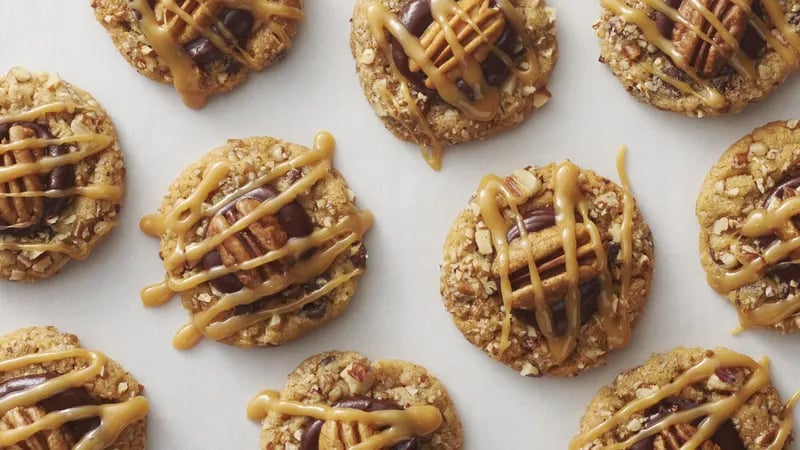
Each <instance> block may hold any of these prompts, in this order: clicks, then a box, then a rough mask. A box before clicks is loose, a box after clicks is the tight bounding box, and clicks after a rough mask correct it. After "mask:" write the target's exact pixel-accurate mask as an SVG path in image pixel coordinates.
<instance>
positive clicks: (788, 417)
mask: <svg viewBox="0 0 800 450" xmlns="http://www.w3.org/2000/svg"><path fill="white" fill-rule="evenodd" d="M768 364H769V360H768V359H767V358H763V359H762V361H761V362H756V361H755V360H753V359H752V358H750V357H748V356H745V355H742V354H739V353H735V352H732V351H730V350H726V349H717V350H714V351H708V352H706V355H705V356H704V358H703V360H702V361H700V362H699V363H697V364H696V365H695V366H693V367H692V368H690V369H689V370H687V371H685V372H684V373H682V374H680V375H679V376H678V377H677V378H675V380H674V381H672V382H671V383H669V384H667V385H665V386H663V387H661V388H660V389H658V390H657V391H656V392H654V393H653V394H650V395H648V396H646V397H642V398H637V399H635V400H632V401H631V402H629V403H628V404H627V405H625V406H624V407H622V408H621V409H620V410H619V411H617V412H616V413H615V414H614V415H612V416H611V417H609V418H608V419H606V421H605V422H603V423H601V424H599V425H597V426H596V427H594V428H593V429H591V430H589V431H587V432H586V433H584V434H581V435H578V436H576V437H575V438H574V439H573V440H572V441H571V442H570V443H569V450H580V449H582V448H585V447H586V446H589V445H590V444H594V445H596V443H595V442H594V441H595V440H598V439H602V438H603V436H605V435H606V434H608V433H611V432H613V431H614V430H615V429H616V428H617V427H620V426H622V425H625V424H626V423H628V421H630V419H631V418H632V417H633V416H634V415H635V414H637V413H642V412H643V411H645V410H646V409H648V408H650V407H653V406H655V405H657V404H659V403H660V402H661V401H663V400H664V399H666V398H668V397H676V396H680V393H681V392H682V391H683V390H684V389H685V388H687V387H689V386H691V385H692V384H694V383H700V382H703V381H705V380H706V379H708V378H709V377H710V376H712V375H714V373H715V372H716V371H717V370H718V369H720V368H725V367H731V368H748V369H751V370H752V371H753V373H752V375H751V376H750V378H749V379H748V380H747V382H746V383H745V384H744V385H743V386H742V387H741V389H739V390H738V391H737V392H735V393H733V394H732V395H730V396H729V397H726V398H723V399H720V400H716V401H710V402H707V403H705V404H703V405H700V406H698V407H696V408H692V409H689V410H685V411H680V412H676V413H674V414H672V415H670V416H668V417H666V418H665V419H664V420H662V421H659V422H658V423H656V424H654V425H652V426H650V427H647V428H645V429H643V430H641V431H639V432H638V433H636V434H634V435H633V436H632V437H630V438H628V439H627V440H626V441H624V442H621V443H616V444H610V445H605V446H603V447H602V449H603V450H624V449H627V448H630V447H631V446H632V445H633V444H635V443H637V442H639V441H642V440H643V439H647V438H648V437H651V436H654V435H656V434H658V433H660V432H662V431H664V430H666V429H668V428H670V427H673V426H675V425H678V424H688V423H693V422H694V421H695V420H697V419H701V418H704V417H705V419H703V421H702V422H700V425H699V426H698V427H697V433H695V434H694V435H693V436H692V437H691V439H689V440H688V441H687V442H686V443H685V444H683V446H681V450H691V449H695V448H699V447H700V446H701V444H702V443H703V442H705V441H708V440H709V439H711V437H712V436H713V435H714V433H715V432H716V431H717V429H718V428H719V427H720V425H722V424H723V423H725V422H726V421H727V420H729V419H731V418H732V417H733V415H734V414H735V413H736V411H737V410H738V409H739V408H741V407H742V405H744V404H745V403H747V401H748V400H749V399H750V397H752V396H753V395H754V394H755V393H757V392H758V391H760V390H762V389H764V388H765V387H767V386H769V383H770V375H769V367H768ZM798 397H800V392H798V393H797V394H795V395H794V397H792V399H791V400H790V401H789V402H788V403H787V404H786V406H785V408H784V417H783V420H782V422H781V426H780V429H779V431H778V433H777V434H776V436H775V439H774V440H773V441H772V443H771V444H770V445H769V447H767V450H780V449H782V448H783V445H784V443H785V442H786V440H787V438H788V437H789V435H790V433H791V429H792V408H793V406H794V404H795V403H796V402H797V400H798Z"/></svg>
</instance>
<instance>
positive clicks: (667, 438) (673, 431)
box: [653, 423, 722, 450]
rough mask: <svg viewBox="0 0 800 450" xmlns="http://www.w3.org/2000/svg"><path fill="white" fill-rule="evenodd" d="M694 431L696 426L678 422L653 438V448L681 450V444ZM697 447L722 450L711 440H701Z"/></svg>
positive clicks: (701, 449)
mask: <svg viewBox="0 0 800 450" xmlns="http://www.w3.org/2000/svg"><path fill="white" fill-rule="evenodd" d="M695 433H697V428H695V427H693V426H691V425H687V424H685V423H680V424H678V425H675V426H674V427H670V428H667V429H666V430H663V431H662V432H661V433H659V435H658V436H657V437H656V439H655V442H654V444H653V448H654V449H655V450H681V447H682V446H683V444H685V443H686V442H688V441H689V439H691V438H692V436H694V435H695ZM697 449H698V450H722V449H721V448H720V447H719V445H717V444H715V443H713V442H711V441H705V442H703V443H702V444H700V447H697Z"/></svg>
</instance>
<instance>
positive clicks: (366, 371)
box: [339, 361, 375, 395]
mask: <svg viewBox="0 0 800 450" xmlns="http://www.w3.org/2000/svg"><path fill="white" fill-rule="evenodd" d="M339 375H340V376H341V377H342V379H343V380H344V382H345V383H347V387H349V388H350V393H352V394H354V395H363V394H365V393H366V392H367V391H369V390H370V389H371V388H372V385H373V384H375V373H374V372H373V371H372V368H371V367H369V366H365V365H363V364H361V363H359V362H357V361H356V362H352V363H350V364H349V365H348V366H347V367H345V368H344V370H342V372H341V373H340V374H339Z"/></svg>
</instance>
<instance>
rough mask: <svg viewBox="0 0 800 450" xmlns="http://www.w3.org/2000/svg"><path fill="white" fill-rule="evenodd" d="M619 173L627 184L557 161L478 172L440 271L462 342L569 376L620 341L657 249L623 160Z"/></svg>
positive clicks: (515, 364) (640, 301) (522, 366)
mask: <svg viewBox="0 0 800 450" xmlns="http://www.w3.org/2000/svg"><path fill="white" fill-rule="evenodd" d="M623 155H624V154H623V153H620V163H622V156H623ZM620 175H621V178H622V179H623V184H624V186H625V187H620V186H618V185H616V184H615V183H613V182H611V181H609V180H607V179H605V178H602V177H600V176H598V175H597V174H595V173H594V172H592V171H589V170H583V169H580V168H578V167H577V166H575V165H574V164H573V163H571V162H569V161H564V162H562V163H559V164H549V165H547V166H543V167H528V168H525V169H518V170H516V171H514V173H513V174H512V175H510V176H508V177H505V178H501V177H497V176H494V175H489V176H486V177H484V179H483V181H481V184H480V186H479V188H478V190H477V192H476V193H475V195H474V196H473V197H472V199H471V200H470V203H469V205H468V206H467V208H466V209H465V210H463V211H462V212H461V213H460V214H459V215H458V217H457V218H456V220H455V222H454V223H453V225H452V227H451V228H450V232H449V234H448V235H447V240H446V242H445V245H444V264H443V265H442V270H441V293H442V297H443V299H444V304H445V307H446V308H447V310H448V311H449V312H450V313H451V314H452V316H453V321H454V323H455V325H456V326H457V327H458V328H459V329H460V330H461V332H462V333H463V334H464V337H466V338H467V340H469V341H470V342H472V344H474V345H475V346H476V347H478V348H480V349H482V350H483V351H485V352H486V353H488V354H489V355H490V356H491V357H493V358H495V359H497V360H498V361H500V362H503V363H504V364H506V365H508V366H510V367H511V368H513V369H514V370H516V371H518V372H520V374H521V375H524V376H532V377H538V376H543V375H556V376H572V375H576V374H578V373H580V372H582V371H585V370H588V369H590V368H592V367H596V366H598V365H602V364H603V363H604V362H605V355H606V353H608V352H609V351H611V350H613V349H616V348H621V347H624V346H627V344H628V343H629V341H630V334H631V329H632V327H633V326H635V324H636V322H637V320H638V318H639V316H640V314H641V312H642V310H643V308H644V304H645V301H646V299H647V295H648V293H649V290H650V281H651V279H652V274H653V262H654V261H653V258H654V254H653V241H652V235H651V233H650V228H649V227H648V226H647V224H646V223H645V222H644V219H643V218H642V215H641V212H640V211H639V209H638V208H637V207H636V204H635V201H634V199H633V196H632V194H631V192H630V190H629V188H628V184H627V176H626V175H625V174H624V169H623V168H622V166H621V165H620Z"/></svg>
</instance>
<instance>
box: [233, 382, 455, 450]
mask: <svg viewBox="0 0 800 450" xmlns="http://www.w3.org/2000/svg"><path fill="white" fill-rule="evenodd" d="M270 413H274V414H279V415H288V416H294V417H310V418H313V419H317V420H325V421H336V422H345V423H359V424H365V425H369V426H371V427H373V428H376V429H380V428H383V427H385V429H383V430H381V431H379V432H377V433H376V434H375V435H373V436H371V437H369V438H367V439H366V440H364V441H363V442H360V443H359V444H358V445H355V446H353V447H349V450H373V449H378V448H389V447H391V446H393V445H395V444H398V443H400V442H403V441H406V440H408V439H411V438H413V437H415V436H426V435H429V434H431V433H433V432H434V431H436V430H438V429H439V427H441V426H442V422H443V418H442V413H441V412H440V411H439V410H438V409H437V408H436V407H434V406H430V405H422V406H410V407H408V408H407V409H403V410H381V411H370V412H367V411H361V410H359V409H350V408H339V407H332V406H328V405H323V404H305V403H300V402H296V401H291V400H281V398H280V393H278V392H277V391H271V390H269V391H264V392H261V393H260V394H258V395H257V396H256V397H255V398H253V399H252V400H250V402H249V403H248V405H247V417H248V418H249V419H250V420H253V421H263V420H264V419H266V418H267V416H268V415H269V414H270Z"/></svg>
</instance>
